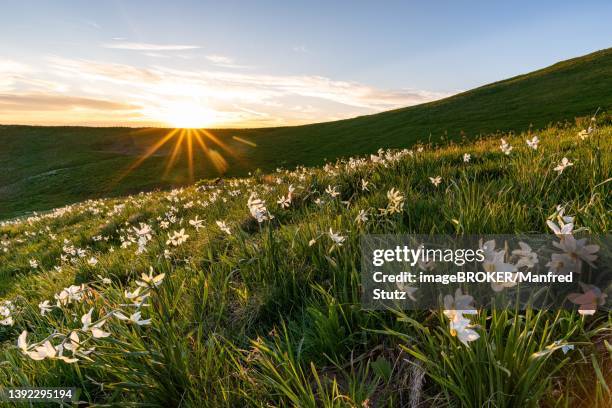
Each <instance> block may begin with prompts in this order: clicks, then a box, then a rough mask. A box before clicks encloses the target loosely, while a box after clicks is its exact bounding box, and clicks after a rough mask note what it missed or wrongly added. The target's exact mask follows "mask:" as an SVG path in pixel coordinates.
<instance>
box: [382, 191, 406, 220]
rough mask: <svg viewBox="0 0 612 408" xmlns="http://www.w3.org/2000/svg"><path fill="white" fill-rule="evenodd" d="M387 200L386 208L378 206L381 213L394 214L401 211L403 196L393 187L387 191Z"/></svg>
mask: <svg viewBox="0 0 612 408" xmlns="http://www.w3.org/2000/svg"><path fill="white" fill-rule="evenodd" d="M387 200H389V203H388V204H387V208H380V213H381V214H383V215H384V214H395V213H401V212H402V211H403V208H404V196H403V195H402V194H401V193H400V192H399V191H397V190H396V189H395V188H392V189H391V190H389V191H387Z"/></svg>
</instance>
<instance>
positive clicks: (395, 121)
mask: <svg viewBox="0 0 612 408" xmlns="http://www.w3.org/2000/svg"><path fill="white" fill-rule="evenodd" d="M610 89H612V49H607V50H604V51H600V52H596V53H593V54H589V55H586V56H583V57H580V58H576V59H572V60H568V61H564V62H560V63H558V64H555V65H553V66H551V67H548V68H545V69H542V70H539V71H535V72H532V73H529V74H526V75H521V76H518V77H515V78H511V79H508V80H505V81H500V82H496V83H493V84H490V85H486V86H483V87H480V88H477V89H474V90H471V91H468V92H465V93H462V94H459V95H456V96H453V97H450V98H447V99H444V100H441V101H437V102H432V103H428V104H423V105H418V106H413V107H409V108H404V109H398V110H394V111H390V112H384V113H380V114H377V115H370V116H363V117H358V118H354V119H348V120H342V121H337V122H329V123H321V124H314V125H307V126H297V127H286V128H270V129H241V130H215V131H213V133H214V134H216V135H218V136H219V137H220V138H221V140H223V141H224V143H226V144H227V146H228V147H229V148H230V149H231V150H232V151H233V152H234V156H231V155H228V154H227V153H225V152H223V151H222V153H223V154H224V155H225V156H226V158H227V160H228V162H229V165H230V167H229V172H228V175H245V174H246V173H247V172H248V171H251V170H253V169H255V168H261V169H263V170H273V169H275V168H276V167H278V166H283V167H291V166H294V165H298V164H304V165H317V164H321V163H322V162H323V160H324V159H325V158H327V159H330V160H331V159H334V158H336V157H340V156H347V155H354V154H364V153H370V152H373V151H375V150H376V149H378V148H379V147H407V146H411V145H413V144H415V143H416V142H418V141H423V142H428V141H430V140H431V141H433V142H436V143H439V142H444V141H445V140H448V139H454V140H458V139H460V138H461V132H464V133H463V134H464V135H465V136H466V137H468V138H473V137H474V136H476V135H478V134H481V133H490V132H495V131H498V130H499V131H510V130H514V131H520V130H524V129H526V128H528V126H529V125H530V124H532V125H533V126H534V127H536V128H539V127H543V126H545V125H547V124H548V123H550V122H555V121H560V120H573V118H574V117H575V116H581V115H587V114H589V113H592V112H593V111H594V110H595V109H596V108H597V107H601V108H603V109H608V108H610V107H612V92H610ZM166 132H167V130H160V129H157V130H156V129H149V130H133V129H121V128H106V129H92V128H62V127H59V128H53V127H7V126H5V127H0V144H1V145H2V149H0V168H2V169H5V171H4V172H3V173H2V174H0V218H6V217H10V216H15V215H18V214H22V213H24V212H26V211H30V210H43V209H48V208H51V207H53V206H59V205H63V204H66V203H70V202H76V201H80V200H83V199H85V198H92V197H104V196H109V195H117V194H125V193H129V192H136V191H142V190H147V189H152V188H155V187H162V188H163V187H168V186H172V185H180V184H186V183H187V182H188V181H189V178H188V175H187V170H186V168H185V167H186V166H185V164H184V163H185V162H184V160H182V161H181V166H179V167H178V168H177V169H175V171H172V172H171V173H170V174H168V175H167V176H166V177H161V175H162V173H163V168H164V163H165V161H166V159H167V157H166V154H165V153H167V150H165V151H163V152H162V153H163V154H162V155H160V156H157V157H153V158H151V159H150V160H148V161H147V162H146V163H145V164H144V165H143V166H142V167H141V168H140V169H139V170H137V171H135V172H134V173H132V174H131V175H130V176H129V177H127V178H126V179H123V180H122V181H121V182H120V183H117V182H116V179H117V175H118V174H119V173H120V172H121V170H122V169H125V168H126V167H128V166H129V164H130V163H132V162H133V161H134V160H136V159H137V157H138V156H139V155H140V154H141V153H142V152H143V151H145V150H146V147H147V146H149V145H151V144H153V143H154V142H155V141H156V140H158V139H159V138H160V137H162V136H163V134H165V133H166ZM445 135H446V136H445ZM232 136H239V137H242V138H244V139H248V140H251V141H254V142H255V143H256V144H257V145H258V146H257V147H256V148H252V147H249V146H246V145H244V144H241V143H238V142H236V141H234V140H233V139H232ZM210 144H211V145H212V146H214V143H210ZM217 150H221V149H219V148H218V147H217ZM195 167H196V178H207V177H208V178H212V177H214V176H215V175H216V172H215V170H214V168H212V167H211V166H210V165H209V163H207V162H206V160H202V159H201V160H199V161H197V162H196V166H195Z"/></svg>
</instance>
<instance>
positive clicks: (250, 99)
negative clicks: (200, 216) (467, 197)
mask: <svg viewBox="0 0 612 408" xmlns="http://www.w3.org/2000/svg"><path fill="white" fill-rule="evenodd" d="M611 20H612V2H610V1H585V2H575V1H568V2H563V1H538V2H533V1H513V2H491V1H486V2H485V1H482V2H480V1H427V2H425V1H402V2H399V1H397V2H396V1H384V2H374V1H359V0H354V1H330V0H328V1H316V0H309V1H231V0H224V1H214V2H212V1H176V0H175V1H172V2H169V1H140V0H129V1H128V0H109V1H97V2H83V1H63V0H55V1H52V2H50V1H29V0H18V1H13V0H3V1H2V6H1V12H0V123H3V124H39V125H87V126H167V127H175V126H177V127H264V126H284V125H295V124H303V123H312V122H322V121H329V120H337V119H343V118H348V117H354V116H358V115H364V114H370V113H376V112H380V111H384V110H389V109H394V108H398V107H404V106H409V105H415V104H419V103H424V102H428V101H432V100H435V99H440V98H443V97H446V96H449V95H452V94H455V93H458V92H461V91H464V90H468V89H471V88H474V87H477V86H480V85H484V84H486V83H489V82H493V81H497V80H501V79H505V78H508V77H511V76H514V75H518V74H522V73H526V72H530V71H532V70H535V69H538V68H543V67H545V66H548V65H551V64H553V63H555V62H558V61H560V60H564V59H568V58H572V57H576V56H580V55H583V54H587V53H589V52H593V51H596V50H599V49H604V48H608V47H610V46H612V41H611V40H612V24H610V23H609V22H610V21H611Z"/></svg>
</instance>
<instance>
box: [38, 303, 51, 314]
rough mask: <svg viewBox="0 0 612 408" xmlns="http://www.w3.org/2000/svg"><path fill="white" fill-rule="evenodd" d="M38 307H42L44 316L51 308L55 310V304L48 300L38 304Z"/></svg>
mask: <svg viewBox="0 0 612 408" xmlns="http://www.w3.org/2000/svg"><path fill="white" fill-rule="evenodd" d="M38 308H39V309H40V314H41V315H42V316H44V315H45V313H49V312H50V311H51V310H53V306H51V304H50V303H49V301H48V300H45V301H44V302H40V303H39V304H38Z"/></svg>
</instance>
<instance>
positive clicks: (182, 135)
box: [163, 129, 186, 178]
mask: <svg viewBox="0 0 612 408" xmlns="http://www.w3.org/2000/svg"><path fill="white" fill-rule="evenodd" d="M185 134H186V131H185V129H181V133H180V134H179V138H178V140H177V141H176V143H175V144H174V149H173V150H172V154H171V155H170V158H169V159H168V163H167V164H166V169H165V170H164V175H163V177H164V178H165V177H167V176H168V174H170V170H172V166H174V162H175V161H176V158H177V157H178V154H179V152H180V151H181V147H182V144H183V140H184V139H185Z"/></svg>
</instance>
